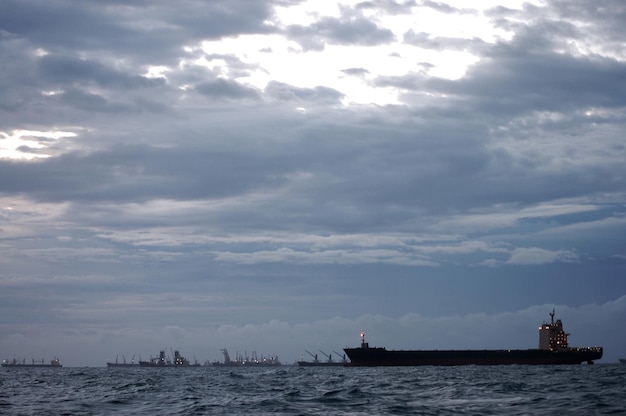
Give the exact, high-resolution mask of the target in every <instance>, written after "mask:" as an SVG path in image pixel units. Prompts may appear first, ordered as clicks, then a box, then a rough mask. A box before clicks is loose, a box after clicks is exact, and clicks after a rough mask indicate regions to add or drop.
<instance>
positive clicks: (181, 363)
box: [139, 350, 200, 367]
mask: <svg viewBox="0 0 626 416" xmlns="http://www.w3.org/2000/svg"><path fill="white" fill-rule="evenodd" d="M139 366H140V367H200V364H199V363H197V362H195V363H193V364H192V363H190V362H189V360H188V359H187V358H185V357H183V356H182V355H181V354H180V351H178V350H176V351H174V361H172V360H169V359H168V358H166V357H165V351H163V350H161V351H159V356H158V357H156V358H150V360H148V361H141V360H140V361H139Z"/></svg>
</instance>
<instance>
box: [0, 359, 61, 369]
mask: <svg viewBox="0 0 626 416" xmlns="http://www.w3.org/2000/svg"><path fill="white" fill-rule="evenodd" d="M2 367H11V368H33V367H46V368H48V367H53V368H61V367H63V365H61V360H59V359H58V358H54V359H52V360H50V363H46V362H44V360H43V358H42V359H41V361H37V360H35V359H34V358H33V360H32V362H30V363H27V362H26V360H25V359H22V361H18V360H16V359H15V358H14V359H13V360H2Z"/></svg>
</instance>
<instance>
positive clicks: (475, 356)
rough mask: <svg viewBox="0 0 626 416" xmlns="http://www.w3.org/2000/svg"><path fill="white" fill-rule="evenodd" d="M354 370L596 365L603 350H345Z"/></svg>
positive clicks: (592, 348)
mask: <svg viewBox="0 0 626 416" xmlns="http://www.w3.org/2000/svg"><path fill="white" fill-rule="evenodd" d="M344 351H345V352H346V354H347V355H348V357H349V358H350V363H349V364H347V365H348V366H351V367H378V366H423V365H432V366H457V365H515V364H518V365H554V364H581V363H584V362H586V363H589V364H592V363H593V361H594V360H598V359H600V358H602V348H601V347H590V348H570V349H567V350H562V351H550V350H541V349H528V350H447V351H446V350H414V351H411V350H389V351H388V350H387V349H385V348H380V347H379V348H345V349H344Z"/></svg>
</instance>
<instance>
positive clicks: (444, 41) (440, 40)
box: [403, 29, 488, 53]
mask: <svg viewBox="0 0 626 416" xmlns="http://www.w3.org/2000/svg"><path fill="white" fill-rule="evenodd" d="M403 41H404V42H405V43H407V44H410V45H414V46H419V47H421V48H425V49H436V50H440V51H444V50H460V51H470V52H474V53H479V52H482V51H484V50H485V49H487V48H488V46H487V43H486V42H485V41H483V40H482V39H478V38H474V39H460V38H446V37H434V38H433V37H430V36H429V35H428V34H427V33H423V32H421V33H416V32H414V31H413V30H412V29H411V30H409V31H408V32H406V33H405V34H404V36H403Z"/></svg>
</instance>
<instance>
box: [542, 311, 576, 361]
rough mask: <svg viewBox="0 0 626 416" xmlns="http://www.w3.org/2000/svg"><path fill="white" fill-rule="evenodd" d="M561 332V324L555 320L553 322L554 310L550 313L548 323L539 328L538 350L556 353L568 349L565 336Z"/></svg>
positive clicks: (563, 332)
mask: <svg viewBox="0 0 626 416" xmlns="http://www.w3.org/2000/svg"><path fill="white" fill-rule="evenodd" d="M568 335H569V334H567V333H565V331H563V322H561V320H560V319H557V320H556V322H554V309H553V310H552V312H550V323H549V324H547V323H545V322H544V323H543V324H542V325H541V326H540V327H539V349H540V350H550V351H558V350H562V349H566V348H568V343H567V336H568Z"/></svg>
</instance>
